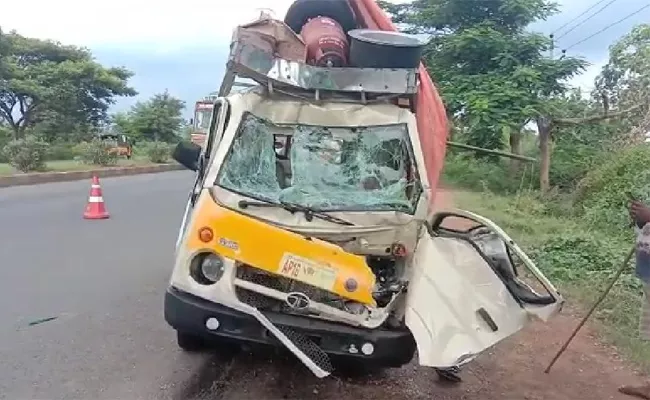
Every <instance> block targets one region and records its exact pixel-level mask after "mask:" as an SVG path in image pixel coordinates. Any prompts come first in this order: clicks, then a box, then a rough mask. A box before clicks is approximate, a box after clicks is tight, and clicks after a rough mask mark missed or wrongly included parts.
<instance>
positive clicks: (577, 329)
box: [544, 244, 636, 374]
mask: <svg viewBox="0 0 650 400" xmlns="http://www.w3.org/2000/svg"><path fill="white" fill-rule="evenodd" d="M635 250H636V244H635V245H634V246H633V247H632V248H631V249H630V252H629V253H628V254H627V256H626V257H625V260H624V261H623V263H622V264H621V266H620V267H619V269H618V271H616V275H614V277H613V278H612V280H611V281H610V282H609V285H608V286H607V288H606V289H605V290H604V291H603V293H602V294H601V295H600V297H599V298H598V300H596V303H594V305H593V307H591V310H589V312H588V313H587V315H585V317H584V318H583V319H582V321H580V323H579V324H578V326H577V327H576V329H575V330H574V331H573V333H572V334H571V336H569V339H567V341H566V342H565V343H564V345H563V346H562V348H561V349H560V351H558V352H557V354H556V355H555V357H553V360H551V363H550V364H549V365H548V367H546V369H545V370H544V373H545V374H548V373H549V372H550V371H551V368H552V367H553V365H555V362H556V361H557V360H558V359H559V358H560V356H561V355H562V354H563V353H564V351H565V350H566V349H567V347H569V344H570V343H571V341H573V338H574V337H575V336H576V335H577V334H578V331H580V329H581V328H582V326H583V325H584V324H585V323H586V322H587V320H588V319H589V317H591V314H593V313H594V311H596V308H598V306H599V305H600V303H602V302H603V300H605V297H607V295H608V294H609V291H610V290H612V288H613V287H614V284H615V283H616V281H618V278H619V277H620V276H621V274H622V273H623V271H625V268H627V265H628V264H629V263H630V259H631V258H632V255H633V254H634V251H635Z"/></svg>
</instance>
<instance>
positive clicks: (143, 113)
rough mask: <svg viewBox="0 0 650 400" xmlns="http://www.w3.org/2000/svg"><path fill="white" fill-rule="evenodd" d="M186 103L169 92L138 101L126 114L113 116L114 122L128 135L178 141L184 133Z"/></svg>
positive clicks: (147, 139)
mask: <svg viewBox="0 0 650 400" xmlns="http://www.w3.org/2000/svg"><path fill="white" fill-rule="evenodd" d="M184 108H185V103H184V102H183V101H182V100H179V99H177V98H175V97H173V96H171V95H170V94H169V93H168V92H164V93H161V94H156V95H154V96H153V97H152V98H151V99H149V100H148V101H147V102H144V103H137V104H136V105H135V106H133V108H132V109H131V110H130V111H129V112H128V113H126V114H124V113H121V114H116V115H114V116H113V124H114V125H115V126H116V128H117V129H118V130H119V131H120V132H122V133H125V134H127V135H131V136H132V137H134V138H137V139H139V140H144V141H163V142H176V141H178V140H179V139H180V137H181V135H182V126H183V124H184V121H183V117H182V112H183V109H184Z"/></svg>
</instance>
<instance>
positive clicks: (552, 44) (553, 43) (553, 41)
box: [549, 33, 555, 60]
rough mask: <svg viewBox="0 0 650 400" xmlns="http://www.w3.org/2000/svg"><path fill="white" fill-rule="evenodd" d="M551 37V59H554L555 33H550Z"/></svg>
mask: <svg viewBox="0 0 650 400" xmlns="http://www.w3.org/2000/svg"><path fill="white" fill-rule="evenodd" d="M549 37H550V38H551V60H552V59H553V51H554V50H555V35H553V34H552V33H551V34H550V35H549Z"/></svg>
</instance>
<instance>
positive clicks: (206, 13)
mask: <svg viewBox="0 0 650 400" xmlns="http://www.w3.org/2000/svg"><path fill="white" fill-rule="evenodd" d="M291 3H292V0H230V1H226V0H192V1H186V2H182V1H181V2H178V1H153V0H113V1H110V2H94V1H81V0H58V1H52V0H32V1H30V2H29V6H28V8H29V12H26V10H25V8H26V6H25V4H24V3H22V2H17V1H9V2H8V3H7V4H3V6H2V13H1V14H0V26H1V27H2V28H3V30H6V31H7V30H12V29H15V30H17V31H18V32H19V33H21V34H23V35H26V36H31V37H38V38H43V39H45V38H48V39H55V40H59V41H61V42H63V43H69V44H76V45H83V46H89V47H95V46H103V45H111V46H114V45H120V46H125V47H142V46H150V47H151V50H154V51H166V49H174V48H178V47H182V46H195V45H205V44H211V43H214V42H215V41H218V42H221V41H226V40H228V39H230V36H231V34H232V30H233V28H234V27H235V26H237V25H239V24H242V23H245V22H247V21H251V20H253V19H254V18H255V17H256V16H258V15H259V12H260V10H261V9H271V10H273V11H274V12H275V13H276V15H277V16H279V17H282V16H283V15H284V13H285V12H286V10H287V8H288V7H289V5H291Z"/></svg>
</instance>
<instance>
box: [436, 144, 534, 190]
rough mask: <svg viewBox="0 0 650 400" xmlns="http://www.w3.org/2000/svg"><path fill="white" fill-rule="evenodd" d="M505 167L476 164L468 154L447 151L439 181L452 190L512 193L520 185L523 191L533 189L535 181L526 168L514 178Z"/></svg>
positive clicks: (504, 164)
mask: <svg viewBox="0 0 650 400" xmlns="http://www.w3.org/2000/svg"><path fill="white" fill-rule="evenodd" d="M508 167H509V165H508V163H507V162H504V161H502V160H498V161H496V162H487V161H482V160H477V159H476V158H474V157H473V156H472V155H470V154H468V153H461V154H456V153H454V152H451V151H450V152H448V153H447V157H446V158H445V166H444V169H443V171H442V180H443V182H444V183H448V184H453V185H454V186H456V187H463V188H467V189H474V190H489V191H491V192H495V193H515V192H516V191H517V190H518V189H519V188H520V187H522V185H523V187H524V188H529V187H530V186H531V185H533V186H534V185H536V182H537V179H536V178H535V177H534V176H533V172H532V171H531V169H530V167H525V166H524V167H522V169H521V172H520V173H518V174H517V175H516V176H513V174H512V173H511V172H510V171H509V170H508ZM522 179H523V181H522Z"/></svg>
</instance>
